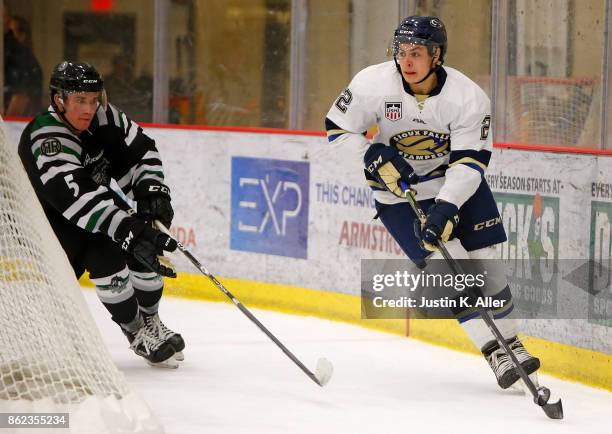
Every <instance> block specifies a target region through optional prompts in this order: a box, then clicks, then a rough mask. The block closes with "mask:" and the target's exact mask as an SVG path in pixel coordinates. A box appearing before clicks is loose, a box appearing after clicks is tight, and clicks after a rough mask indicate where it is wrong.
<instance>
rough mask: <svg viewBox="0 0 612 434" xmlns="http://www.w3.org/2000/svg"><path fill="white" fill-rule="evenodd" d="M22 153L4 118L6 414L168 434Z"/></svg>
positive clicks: (2, 347) (0, 307)
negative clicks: (121, 360)
mask: <svg viewBox="0 0 612 434" xmlns="http://www.w3.org/2000/svg"><path fill="white" fill-rule="evenodd" d="M16 148H17V147H16V145H15V144H14V143H12V142H11V140H10V139H9V137H8V134H7V132H6V127H5V125H4V123H3V122H2V121H1V120H0V413H49V412H57V413H68V414H69V424H70V428H69V429H68V430H67V429H61V432H63V433H66V432H75V433H77V432H78V433H89V432H91V433H124V432H125V433H159V432H163V429H162V428H161V426H160V425H159V423H158V421H157V420H156V418H155V417H154V416H153V415H152V414H151V412H150V410H149V409H148V407H147V406H146V404H145V403H144V402H143V401H142V400H141V399H140V398H139V397H137V396H136V395H135V394H134V393H133V392H132V391H130V389H129V387H128V385H127V383H126V380H125V378H124V377H123V375H122V374H121V372H120V371H119V370H118V369H117V367H116V366H115V365H114V363H113V361H112V359H111V357H110V354H109V352H108V350H107V349H106V346H105V344H104V342H103V340H102V337H101V335H100V333H99V331H98V329H97V326H96V324H95V322H94V320H93V318H92V317H91V315H90V313H89V308H88V306H87V304H86V302H85V300H84V298H83V295H82V293H81V289H80V287H79V284H78V282H77V280H76V278H75V276H74V273H73V271H72V268H71V266H70V264H69V262H68V259H67V257H66V255H65V254H64V252H63V250H62V247H61V246H60V244H59V242H58V240H57V238H56V237H55V235H54V233H53V230H52V229H51V227H50V226H49V223H48V221H47V219H46V217H45V215H44V212H43V210H42V208H41V206H40V204H39V202H38V199H37V198H36V195H35V193H34V191H33V189H32V186H31V185H30V183H29V180H28V178H27V175H26V173H25V170H24V169H23V166H22V164H21V161H20V160H19V158H18V156H17V150H16ZM109 326H110V324H109ZM126 347H127V345H126ZM17 432H19V431H17Z"/></svg>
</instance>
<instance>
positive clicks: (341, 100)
mask: <svg viewBox="0 0 612 434" xmlns="http://www.w3.org/2000/svg"><path fill="white" fill-rule="evenodd" d="M352 100H353V94H352V93H351V91H350V90H348V88H346V89H344V90H343V91H342V93H341V94H340V96H339V97H338V99H337V100H336V107H338V110H340V111H341V112H342V113H346V109H347V106H348V105H349V104H350V103H351V101H352Z"/></svg>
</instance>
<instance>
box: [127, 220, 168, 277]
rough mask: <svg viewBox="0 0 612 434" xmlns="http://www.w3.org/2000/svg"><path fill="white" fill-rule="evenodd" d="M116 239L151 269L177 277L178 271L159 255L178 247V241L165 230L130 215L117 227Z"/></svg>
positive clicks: (163, 274) (164, 274)
mask: <svg viewBox="0 0 612 434" xmlns="http://www.w3.org/2000/svg"><path fill="white" fill-rule="evenodd" d="M115 241H117V242H118V243H119V244H120V245H121V248H122V249H123V250H125V251H126V252H128V253H129V254H131V255H132V256H133V257H134V258H136V259H137V260H138V261H139V262H141V263H142V264H143V265H144V266H145V267H147V268H148V269H149V270H151V271H153V272H155V273H157V274H161V275H162V276H166V277H176V272H175V271H174V270H173V269H172V268H170V267H167V266H165V265H163V264H161V263H160V260H159V258H158V257H157V256H158V255H163V254H164V250H165V251H167V252H173V251H175V250H176V248H177V247H178V246H177V243H176V241H175V240H174V239H173V238H171V237H169V236H168V235H166V234H164V233H163V232H160V231H158V230H157V229H153V228H152V227H151V226H149V225H148V224H147V223H146V222H144V221H142V220H140V219H138V218H135V217H129V218H127V219H125V220H124V221H123V222H121V224H120V225H119V227H118V228H117V231H116V232H115Z"/></svg>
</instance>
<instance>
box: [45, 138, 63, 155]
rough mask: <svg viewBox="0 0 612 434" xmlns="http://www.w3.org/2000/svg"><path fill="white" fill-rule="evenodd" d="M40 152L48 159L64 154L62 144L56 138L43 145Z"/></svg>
mask: <svg viewBox="0 0 612 434" xmlns="http://www.w3.org/2000/svg"><path fill="white" fill-rule="evenodd" d="M40 152H41V154H43V155H46V156H47V157H53V156H54V155H57V154H59V153H60V152H62V144H61V143H60V141H59V140H58V139H56V138H55V137H49V138H48V139H45V140H43V142H42V143H41V145H40Z"/></svg>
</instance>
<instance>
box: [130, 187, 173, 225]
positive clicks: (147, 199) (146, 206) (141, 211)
mask: <svg viewBox="0 0 612 434" xmlns="http://www.w3.org/2000/svg"><path fill="white" fill-rule="evenodd" d="M134 198H135V199H136V204H137V209H138V217H140V218H141V219H143V220H145V221H147V222H152V221H153V220H159V221H160V222H161V223H162V224H163V225H164V226H165V227H167V228H169V227H170V224H171V223H172V218H173V217H174V210H173V209H172V205H171V204H170V189H169V188H168V187H167V186H166V185H164V184H162V183H160V182H157V181H151V180H144V181H141V182H140V183H139V184H138V185H137V186H136V188H134Z"/></svg>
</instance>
